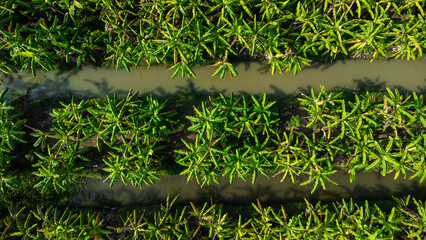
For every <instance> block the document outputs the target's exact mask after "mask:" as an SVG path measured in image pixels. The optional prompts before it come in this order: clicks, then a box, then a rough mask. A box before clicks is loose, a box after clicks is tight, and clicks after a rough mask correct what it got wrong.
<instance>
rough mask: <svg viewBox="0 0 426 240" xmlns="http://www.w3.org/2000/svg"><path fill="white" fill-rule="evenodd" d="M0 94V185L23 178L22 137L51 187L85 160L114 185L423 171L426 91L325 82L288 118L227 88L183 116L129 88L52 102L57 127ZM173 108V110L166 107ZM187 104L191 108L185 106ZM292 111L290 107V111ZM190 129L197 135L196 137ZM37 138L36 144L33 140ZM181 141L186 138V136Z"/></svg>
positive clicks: (70, 179)
mask: <svg viewBox="0 0 426 240" xmlns="http://www.w3.org/2000/svg"><path fill="white" fill-rule="evenodd" d="M5 92H6V90H5V91H3V93H2V94H1V98H0V100H1V101H2V109H1V122H0V123H1V124H2V127H1V139H2V140H1V142H0V147H1V151H0V154H1V155H0V157H1V158H0V160H1V161H0V166H1V177H2V178H1V180H2V181H1V189H2V190H3V191H5V187H6V186H8V187H12V188H13V187H16V186H17V185H16V184H17V182H16V181H14V180H13V178H12V177H11V175H10V174H9V173H8V168H9V167H10V166H11V165H12V164H13V162H12V161H11V159H12V156H13V154H12V153H13V152H14V150H15V143H16V142H25V141H26V140H25V139H28V141H30V142H29V143H27V144H21V148H22V145H23V146H26V147H27V148H29V149H26V150H23V149H16V152H22V151H27V152H29V154H27V155H26V157H27V158H28V159H29V160H30V161H31V162H32V168H33V169H34V170H35V174H36V175H37V176H38V177H40V179H41V180H40V182H39V183H38V184H36V185H35V188H40V189H41V192H42V193H44V192H45V191H46V190H47V189H48V188H49V187H51V186H53V187H54V188H55V189H56V191H58V192H60V191H62V190H65V189H67V187H68V186H69V184H71V183H74V182H77V181H78V176H79V175H78V173H79V172H81V171H82V170H87V171H89V172H90V171H92V172H93V171H94V169H101V170H102V171H103V172H105V173H107V174H108V175H107V179H110V180H111V185H113V184H114V183H115V182H116V181H117V180H120V179H121V181H123V182H124V183H127V182H129V181H130V182H131V184H132V185H134V186H140V187H142V185H143V184H152V183H153V182H154V180H155V179H158V178H159V176H160V174H159V172H160V171H161V170H162V169H166V168H175V169H179V166H180V169H183V170H182V171H181V172H180V174H181V175H186V176H187V179H188V181H189V180H191V179H193V178H195V179H196V180H197V181H198V182H199V183H200V182H201V184H202V185H205V184H211V183H212V182H218V181H219V177H220V176H229V180H230V182H232V181H233V180H234V178H235V177H239V178H242V179H244V180H246V179H247V177H248V176H250V175H251V176H252V179H253V182H254V181H255V180H256V178H257V176H258V175H259V174H262V175H265V176H266V175H268V173H269V174H270V173H275V175H282V180H284V179H285V178H286V177H290V178H291V180H292V181H293V182H294V183H295V182H298V178H297V177H298V176H307V177H308V180H306V181H304V182H301V185H306V184H313V189H312V192H313V191H314V190H315V189H316V188H317V186H318V184H320V185H321V186H322V188H323V189H325V183H326V182H332V183H334V182H333V181H332V180H330V178H329V177H330V176H331V175H332V174H334V173H335V172H336V171H337V169H343V170H344V171H346V172H348V173H349V175H350V180H351V181H353V180H354V179H355V176H356V173H357V172H370V171H378V172H380V173H381V174H382V175H383V176H385V175H387V174H391V173H392V174H393V173H394V174H395V178H397V177H398V176H399V175H403V176H404V177H406V176H407V175H408V176H410V179H413V178H418V179H419V181H420V182H423V181H424V180H425V178H426V164H425V162H424V161H425V156H426V149H425V148H426V147H425V146H426V133H425V130H426V129H425V128H426V122H425V116H426V106H425V105H424V102H423V96H422V95H420V96H417V94H416V93H413V94H412V95H408V94H406V95H404V96H402V95H400V94H399V92H398V90H395V91H394V92H392V91H391V90H390V89H387V93H386V94H382V93H375V94H372V93H368V92H367V93H365V94H362V95H356V94H355V95H354V94H353V93H350V94H347V93H344V92H338V93H335V92H328V91H327V90H326V89H325V88H324V87H323V88H322V89H321V91H320V92H319V93H318V94H316V93H314V91H313V90H312V91H311V95H310V96H306V95H304V94H302V95H301V96H302V97H301V98H299V99H298V102H299V104H300V107H299V108H294V109H293V111H294V112H295V111H299V113H298V115H297V114H296V115H293V117H292V118H291V119H289V121H286V122H284V120H283V119H281V117H280V114H281V115H282V114H283V113H282V112H281V113H280V112H279V111H278V109H277V108H276V102H275V101H271V100H268V99H267V97H266V95H263V96H262V97H254V96H251V97H244V96H240V97H234V96H233V95H232V94H231V95H228V96H224V95H220V96H218V97H215V98H210V97H209V99H208V100H205V101H202V102H201V103H200V104H199V106H194V109H193V111H190V109H186V112H191V113H189V115H187V116H186V119H187V124H186V125H185V124H184V123H185V121H183V120H184V118H183V117H184V116H181V120H179V118H178V117H179V116H177V112H176V107H178V106H176V105H167V104H166V102H163V103H160V102H159V101H158V99H156V98H153V97H146V98H144V99H138V98H136V94H131V93H130V92H129V94H128V95H127V97H126V98H124V99H119V98H116V97H113V98H110V97H108V96H107V97H106V98H105V99H91V100H81V101H76V100H75V99H74V98H73V99H72V100H71V102H70V103H68V104H67V103H63V102H61V105H62V107H60V108H57V109H54V110H53V111H52V112H51V116H52V117H53V119H52V122H51V126H50V129H46V130H39V129H35V128H34V127H32V126H28V125H26V130H28V131H29V133H30V134H31V135H32V136H33V137H35V138H31V137H30V136H28V134H26V133H25V132H24V131H23V129H22V126H23V124H24V122H25V120H24V119H22V120H18V119H17V116H18V115H13V116H10V115H9V111H11V107H10V106H8V104H7V102H5V101H4V100H3V96H4V94H5ZM167 109H172V110H167ZM183 111H185V110H183ZM290 114H291V112H290ZM191 136H193V137H191ZM30 145H33V146H34V147H30ZM179 145H181V146H179Z"/></svg>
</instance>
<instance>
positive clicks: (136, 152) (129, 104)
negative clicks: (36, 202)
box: [32, 92, 176, 192]
mask: <svg viewBox="0 0 426 240" xmlns="http://www.w3.org/2000/svg"><path fill="white" fill-rule="evenodd" d="M135 97H136V94H131V93H130V92H129V94H128V95H127V97H126V98H124V99H118V98H117V97H116V96H114V97H113V98H110V97H109V96H107V97H106V99H96V100H81V101H79V102H77V101H76V100H75V98H72V100H71V103H69V104H65V103H63V102H61V104H62V106H63V108H58V109H54V110H53V112H52V113H51V115H52V116H53V118H54V120H53V121H52V126H51V128H50V130H49V131H48V132H43V131H40V130H38V129H34V132H33V133H32V135H33V136H34V137H37V138H38V139H37V141H36V142H35V143H34V146H35V147H37V146H39V149H40V150H41V151H37V152H35V154H36V155H37V157H38V159H39V160H38V161H37V162H36V163H35V164H34V165H33V167H36V168H37V169H38V172H37V173H36V175H37V176H39V177H41V178H42V179H43V180H42V181H40V182H39V184H37V185H36V186H35V187H36V188H37V187H41V188H42V190H41V191H42V192H44V191H46V190H47V189H48V188H49V187H51V186H53V187H54V188H55V189H56V190H57V191H62V190H65V189H66V187H67V186H68V184H71V183H74V182H76V181H77V179H76V173H77V172H79V171H81V170H82V169H84V168H87V166H88V163H90V166H95V165H101V166H104V167H103V170H104V171H106V172H108V173H109V175H108V177H107V179H110V180H111V186H112V185H113V184H114V183H115V182H116V181H117V180H118V179H121V180H122V181H123V182H125V183H126V182H128V181H130V182H131V183H132V184H133V185H134V186H142V184H152V183H153V181H154V180H155V179H158V176H157V174H156V171H155V170H156V169H158V167H159V160H161V156H157V155H156V153H157V152H158V151H159V150H161V149H162V146H163V144H161V143H160V142H161V141H162V142H165V141H168V135H169V134H170V133H172V131H171V130H170V129H171V128H172V126H173V124H175V122H174V121H173V119H172V117H173V116H174V115H175V114H176V112H171V111H169V112H166V111H164V109H163V108H164V106H165V103H159V101H158V100H157V99H154V98H152V97H146V98H145V99H136V98H135ZM93 152H95V154H94V155H95V156H93ZM90 153H92V155H90ZM103 153H105V154H103ZM102 158H103V159H102ZM101 159H102V160H103V163H102V162H101Z"/></svg>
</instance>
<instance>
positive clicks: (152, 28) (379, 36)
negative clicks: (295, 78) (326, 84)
mask: <svg viewBox="0 0 426 240" xmlns="http://www.w3.org/2000/svg"><path fill="white" fill-rule="evenodd" d="M424 12H425V1H424V0H409V1H399V0H380V1H376V0H353V1H335V0H323V1H316V0H305V1H296V0H288V1H278V0H271V1H260V0H247V1H237V0H227V1H225V0H175V1H160V0H151V1H133V0H132V1H128V0H126V1H122V0H116V1H112V0H85V1H77V0H75V1H68V0H45V1H42V0H37V1H24V0H4V1H2V2H1V3H0V19H1V20H0V46H1V47H0V59H1V60H0V70H1V71H3V72H6V73H7V72H10V71H17V70H24V69H28V68H31V69H32V71H33V74H35V70H36V69H37V68H42V69H44V70H45V71H48V70H52V69H56V68H58V67H64V66H67V67H75V66H77V67H79V66H81V65H82V64H86V63H87V64H94V65H108V66H113V67H115V68H117V69H118V68H121V67H124V68H126V69H127V70H128V71H130V67H133V66H134V67H138V66H140V65H147V66H148V67H149V66H151V65H152V64H158V63H159V64H165V65H167V66H170V67H171V68H170V69H171V70H173V71H174V72H173V75H172V76H173V77H174V76H176V75H178V74H179V73H181V74H182V76H195V73H194V72H193V70H192V67H193V66H196V65H208V64H214V65H215V66H217V67H218V68H217V70H216V71H215V73H214V74H213V76H217V75H218V76H220V77H221V78H223V77H224V76H225V74H227V73H229V75H230V76H231V77H232V76H233V75H237V74H238V73H237V72H236V71H235V69H234V66H233V65H232V63H230V61H233V60H241V59H250V60H260V61H261V60H266V61H268V63H269V64H270V70H271V72H272V74H274V73H275V72H280V73H282V72H283V71H286V72H288V71H294V73H295V74H296V73H297V72H298V71H299V70H300V69H301V68H302V66H303V65H304V64H309V63H310V62H312V61H332V60H333V59H336V58H360V57H368V58H371V59H375V58H378V57H379V58H388V57H394V58H401V59H404V58H405V59H407V60H408V59H415V58H419V57H422V54H423V50H424V49H425V48H426V39H425V35H426V26H425V20H424V18H425V13H424Z"/></svg>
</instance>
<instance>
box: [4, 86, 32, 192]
mask: <svg viewBox="0 0 426 240" xmlns="http://www.w3.org/2000/svg"><path fill="white" fill-rule="evenodd" d="M7 92H8V88H5V89H4V90H3V91H2V92H1V93H0V138H1V141H0V189H1V191H2V192H3V193H4V192H5V191H6V189H7V188H11V189H16V188H18V187H19V185H20V183H19V182H18V181H16V180H15V179H14V177H13V176H12V175H10V174H8V173H6V171H7V168H8V167H9V166H10V164H11V162H12V159H13V158H14V156H13V155H14V152H15V143H17V142H20V143H26V141H25V139H24V133H25V132H24V131H22V126H23V125H24V124H25V122H26V119H19V117H20V116H21V115H22V114H21V113H18V114H13V115H10V111H13V110H14V108H13V107H11V106H10V105H9V103H8V101H6V100H5V96H6V94H7Z"/></svg>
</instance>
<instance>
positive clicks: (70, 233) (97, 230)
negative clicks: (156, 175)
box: [0, 196, 426, 239]
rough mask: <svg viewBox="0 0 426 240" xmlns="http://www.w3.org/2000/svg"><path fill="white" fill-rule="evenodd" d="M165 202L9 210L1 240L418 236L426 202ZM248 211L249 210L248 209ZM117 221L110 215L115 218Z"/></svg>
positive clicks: (425, 217)
mask: <svg viewBox="0 0 426 240" xmlns="http://www.w3.org/2000/svg"><path fill="white" fill-rule="evenodd" d="M176 199H177V198H174V199H170V198H168V199H167V202H166V203H165V204H164V205H162V206H161V208H160V209H159V210H155V211H154V212H153V213H152V211H151V212H150V213H147V214H145V212H141V211H139V210H138V209H135V210H133V211H127V212H124V213H122V214H121V216H118V215H119V214H117V213H115V214H113V217H114V218H115V219H114V220H111V213H109V214H108V215H109V217H108V218H107V214H105V213H104V214H103V215H101V214H100V213H99V212H96V211H93V210H89V211H86V212H83V211H78V210H69V209H66V210H59V209H53V208H52V207H50V208H46V207H38V208H37V209H36V210H31V211H29V210H27V209H25V208H21V209H20V208H14V207H9V209H8V210H9V213H8V215H6V216H4V217H2V224H1V226H0V231H1V232H2V234H1V238H2V239H424V238H425V237H426V230H425V226H424V224H425V222H426V203H425V202H423V201H421V200H416V199H413V198H411V197H410V196H406V197H403V198H400V199H398V198H394V201H393V202H392V204H391V207H390V206H387V207H384V206H382V207H379V206H380V204H376V203H374V202H369V201H365V202H363V203H362V202H361V203H355V202H354V201H353V200H352V199H349V200H346V201H345V200H341V201H338V202H334V203H331V204H322V203H321V202H318V203H316V204H315V205H314V204H312V203H310V202H308V201H305V206H304V207H302V208H301V209H299V211H298V212H295V213H293V214H290V213H287V212H286V210H288V208H286V205H284V206H282V205H281V206H280V207H276V206H274V207H272V206H262V205H261V204H260V203H259V201H258V202H257V204H254V203H252V207H251V209H250V206H246V207H244V208H245V209H246V210H245V214H243V215H236V214H235V213H234V214H232V213H231V212H225V210H224V208H223V206H221V205H215V204H213V203H212V204H207V203H205V204H204V205H195V204H193V203H191V204H190V205H189V206H183V207H176V206H174V203H175V201H176ZM250 213H251V214H250ZM120 218H121V221H120V220H118V221H116V220H117V219H120Z"/></svg>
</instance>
